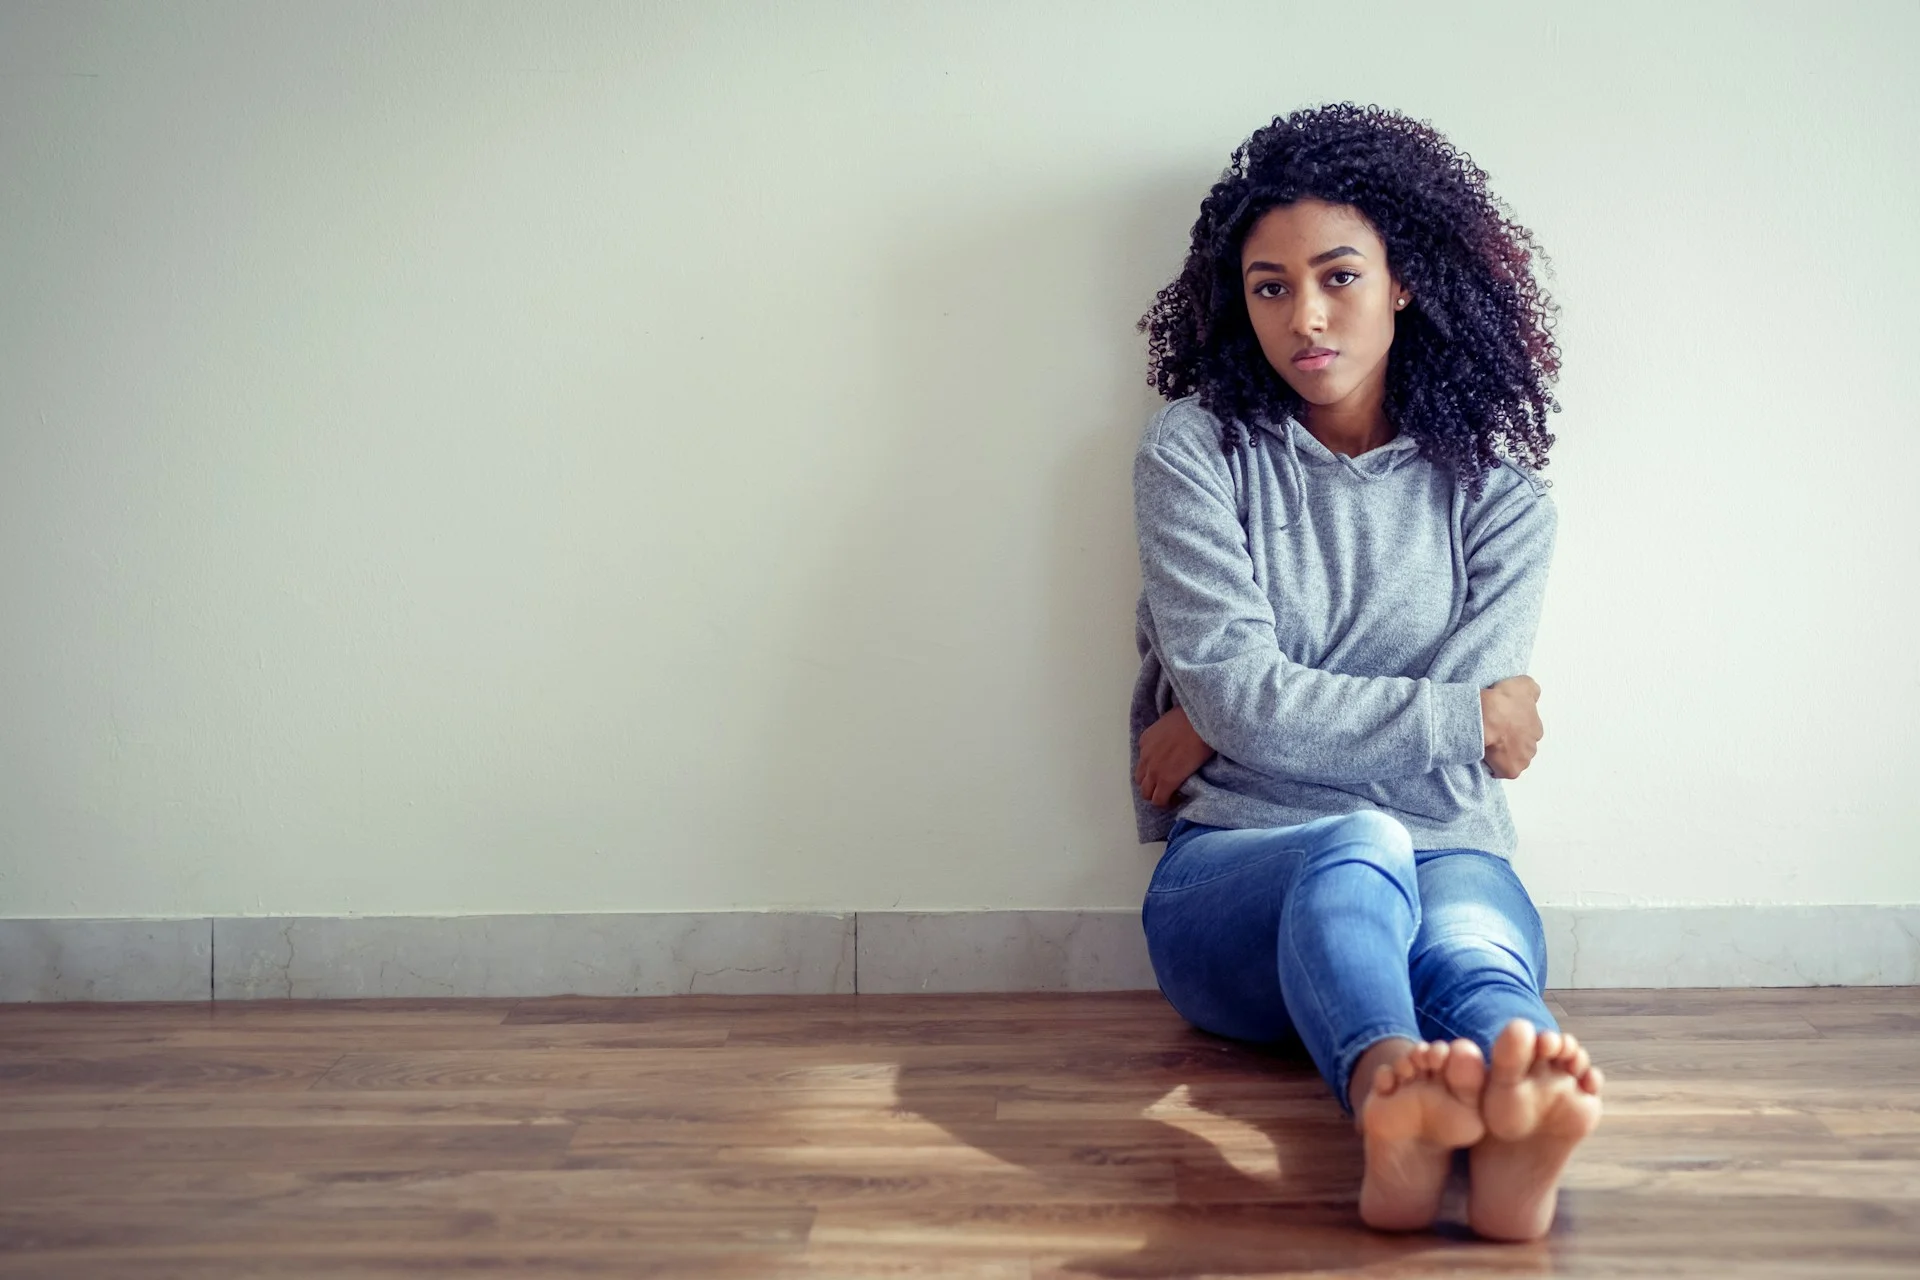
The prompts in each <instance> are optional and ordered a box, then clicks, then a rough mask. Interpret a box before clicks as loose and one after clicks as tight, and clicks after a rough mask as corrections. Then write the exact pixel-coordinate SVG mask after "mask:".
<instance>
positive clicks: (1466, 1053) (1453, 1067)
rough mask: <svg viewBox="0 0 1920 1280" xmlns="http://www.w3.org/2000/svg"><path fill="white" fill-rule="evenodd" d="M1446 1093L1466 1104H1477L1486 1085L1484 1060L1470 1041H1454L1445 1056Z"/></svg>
mask: <svg viewBox="0 0 1920 1280" xmlns="http://www.w3.org/2000/svg"><path fill="white" fill-rule="evenodd" d="M1446 1082H1447V1091H1448V1092H1449V1093H1451V1094H1453V1096H1454V1097H1456V1098H1459V1099H1461V1100H1463V1101H1467V1102H1477V1101H1478V1099H1479V1097H1480V1092H1481V1090H1482V1089H1484V1088H1485V1087H1486V1083H1487V1063H1486V1059H1485V1058H1483V1057H1482V1056H1481V1055H1480V1046H1479V1045H1477V1044H1475V1043H1474V1042H1473V1041H1471V1040H1455V1041H1454V1042H1453V1044H1452V1046H1451V1052H1449V1054H1448V1055H1447V1065H1446Z"/></svg>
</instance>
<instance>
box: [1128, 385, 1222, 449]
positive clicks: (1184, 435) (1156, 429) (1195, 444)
mask: <svg viewBox="0 0 1920 1280" xmlns="http://www.w3.org/2000/svg"><path fill="white" fill-rule="evenodd" d="M1224 428H1225V424H1224V423H1222V422H1221V420H1220V418H1219V416H1218V415H1216V414H1215V413H1214V412H1213V411H1212V410H1210V409H1208V408H1207V407H1206V406H1205V405H1203V404H1201V403H1200V397H1199V396H1198V395H1190V396H1182V397H1181V398H1180V399H1178V400H1170V401H1168V402H1167V403H1166V404H1163V405H1161V406H1160V408H1159V409H1157V410H1155V411H1154V413H1153V416H1152V417H1150V418H1148V419H1147V426H1146V430H1144V431H1143V432H1141V434H1140V447H1141V448H1142V449H1152V448H1171V449H1174V450H1177V451H1179V452H1181V453H1189V454H1191V453H1195V452H1202V453H1204V454H1208V455H1212V454H1218V453H1219V452H1220V437H1221V433H1222V431H1223V430H1224Z"/></svg>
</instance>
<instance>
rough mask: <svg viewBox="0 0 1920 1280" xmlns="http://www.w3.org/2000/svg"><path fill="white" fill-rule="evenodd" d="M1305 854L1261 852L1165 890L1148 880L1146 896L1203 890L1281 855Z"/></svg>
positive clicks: (1299, 850) (1162, 895) (1268, 850)
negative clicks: (1204, 877) (1203, 876)
mask: <svg viewBox="0 0 1920 1280" xmlns="http://www.w3.org/2000/svg"><path fill="white" fill-rule="evenodd" d="M1305 852H1306V850H1305V849H1291V848H1289V849H1266V850H1262V851H1261V852H1259V853H1257V854H1255V855H1254V856H1253V857H1251V858H1242V859H1241V860H1240V861H1238V862H1236V863H1234V864H1233V865H1232V866H1231V867H1228V868H1227V869H1226V870H1224V871H1220V872H1217V873H1215V874H1214V875H1210V876H1208V877H1207V878H1206V879H1205V880H1193V881H1189V882H1188V883H1186V884H1176V885H1173V886H1171V887H1169V888H1165V889H1156V888H1154V887H1153V884H1152V882H1151V880H1149V882H1148V884H1147V896H1148V897H1149V898H1151V897H1155V896H1160V897H1165V896H1167V895H1168V894H1174V893H1185V892H1186V891H1187V890H1188V889H1201V888H1205V887H1206V886H1207V885H1210V884H1212V883H1213V882H1214V881H1216V880H1224V879H1226V878H1227V877H1228V876H1231V875H1238V874H1239V873H1240V872H1242V871H1245V870H1246V869H1247V868H1249V867H1254V866H1258V865H1259V864H1260V863H1262V862H1266V861H1269V860H1271V859H1273V858H1277V857H1279V856H1280V855H1281V854H1283V853H1300V854H1304V853H1305Z"/></svg>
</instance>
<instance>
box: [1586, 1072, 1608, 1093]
mask: <svg viewBox="0 0 1920 1280" xmlns="http://www.w3.org/2000/svg"><path fill="white" fill-rule="evenodd" d="M1606 1081H1607V1077H1606V1075H1605V1074H1604V1073H1603V1072H1602V1071H1601V1070H1600V1068H1598V1067H1588V1068H1587V1070H1586V1074H1584V1075H1582V1076H1581V1077H1580V1087H1581V1088H1582V1089H1585V1090H1586V1091H1587V1092H1588V1093H1590V1094H1592V1095H1593V1096H1594V1097H1596V1098H1597V1097H1599V1096H1600V1086H1601V1085H1603V1084H1605V1083H1606Z"/></svg>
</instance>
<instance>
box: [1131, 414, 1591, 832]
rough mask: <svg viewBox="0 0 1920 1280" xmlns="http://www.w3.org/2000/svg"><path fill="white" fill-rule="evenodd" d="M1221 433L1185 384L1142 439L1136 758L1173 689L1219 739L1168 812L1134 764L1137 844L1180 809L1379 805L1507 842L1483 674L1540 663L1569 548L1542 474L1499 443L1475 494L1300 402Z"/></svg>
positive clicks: (1490, 677)
mask: <svg viewBox="0 0 1920 1280" xmlns="http://www.w3.org/2000/svg"><path fill="white" fill-rule="evenodd" d="M1220 437H1221V423H1220V420H1219V419H1218V418H1216V417H1215V416H1214V415H1212V414H1211V413H1209V412H1207V411H1206V410H1205V409H1202V408H1201V407H1200V405H1199V402H1198V400H1197V398H1195V397H1191V396H1189V397H1188V398H1186V399H1184V400H1176V401H1174V402H1173V403H1171V404H1169V405H1167V406H1166V407H1165V408H1163V409H1161V410H1160V411H1159V412H1158V413H1156V414H1155V415H1154V416H1153V418H1152V420H1150V421H1149V422H1148V423H1147V428H1146V431H1145V432H1144V433H1143V434H1142V436H1141V439H1140V447H1139V450H1138V451H1137V452H1136V453H1135V455H1134V467H1133V490H1134V524H1135V530H1136V533H1137V534H1138V537H1139V542H1140V576H1141V583H1142V587H1141V592H1140V604H1139V608H1138V610H1137V611H1136V621H1137V631H1136V635H1135V643H1136V647H1137V648H1138V649H1139V652H1140V660H1141V665H1140V675H1139V679H1138V680H1137V682H1136V683H1135V685H1134V691H1133V706H1132V713H1131V739H1132V749H1131V756H1132V764H1133V765H1134V766H1135V767H1137V766H1138V764H1139V761H1140V734H1141V731H1142V730H1144V729H1146V728H1147V727H1148V726H1149V725H1151V724H1153V722H1154V721H1156V720H1158V719H1159V718H1160V716H1161V715H1162V714H1163V713H1165V712H1166V711H1167V710H1168V709H1169V708H1170V707H1172V706H1174V705H1175V704H1178V705H1179V706H1182V707H1184V708H1186V712H1187V718H1188V719H1189V720H1190V721H1191V722H1192V723H1193V727H1194V729H1195V730H1196V731H1197V732H1198V733H1199V735H1200V737H1201V739H1202V740H1203V741H1205V742H1206V743H1207V745H1209V746H1211V747H1212V748H1213V749H1214V751H1215V752H1216V753H1217V754H1216V755H1215V756H1214V757H1213V758H1212V759H1211V760H1209V761H1208V762H1207V763H1206V764H1205V765H1204V766H1202V768H1201V769H1200V771H1199V772H1198V773H1196V774H1194V775H1193V777H1192V778H1190V779H1188V780H1187V782H1186V784H1185V785H1184V786H1183V787H1182V788H1181V793H1182V794H1183V795H1184V796H1185V800H1184V802H1183V801H1182V797H1181V795H1176V796H1175V797H1174V805H1175V806H1176V807H1174V808H1172V809H1161V808H1158V807H1157V806H1155V805H1153V804H1151V803H1149V802H1148V801H1147V800H1146V799H1144V798H1143V797H1142V796H1141V795H1140V793H1139V789H1138V788H1137V787H1133V786H1132V776H1131V774H1129V777H1128V785H1129V787H1130V788H1131V789H1132V791H1133V802H1134V812H1135V817H1136V821H1137V825H1138V829H1139V835H1140V841H1141V843H1143V844H1144V843H1148V842H1150V841H1154V840H1164V839H1166V838H1167V833H1168V832H1169V831H1170V830H1171V829H1172V826H1173V823H1174V821H1175V819H1176V818H1182V817H1184V818H1188V819H1191V820H1192V821H1194V822H1199V823H1204V824H1206V825H1208V826H1216V827H1236V828H1244V827H1283V826H1293V825H1295V824H1298V823H1302V822H1310V821H1312V820H1313V819H1315V818H1323V817H1326V816H1328V815H1330V814H1336V813H1349V812H1352V811H1354V810H1356V809H1378V810H1380V811H1381V812H1384V813H1387V814H1390V815H1392V816H1393V817H1395V818H1398V819H1399V820H1400V821H1401V822H1402V823H1403V824H1404V825H1405V826H1406V827H1407V829H1408V831H1410V832H1411V833H1412V835H1413V843H1414V847H1415V848H1416V849H1450V848H1470V849H1483V850H1486V851H1487V852H1489V853H1494V854H1498V855H1500V856H1501V857H1511V856H1512V855H1513V851H1514V845H1515V839H1514V830H1513V821H1512V819H1511V818H1510V817H1509V816H1508V813H1507V801H1506V794H1505V792H1504V791H1503V790H1502V781H1501V779H1499V778H1496V777H1495V776H1494V775H1493V773H1492V772H1491V771H1490V770H1489V769H1488V768H1487V766H1486V765H1485V763H1483V761H1482V757H1483V756H1484V755H1485V753H1486V744H1485V742H1484V741H1483V739H1482V734H1481V719H1480V690H1482V689H1484V688H1486V687H1487V686H1489V685H1491V684H1494V683H1496V682H1497V681H1500V680H1504V679H1506V678H1507V677H1508V676H1516V675H1521V674H1523V673H1526V671H1527V664H1528V662H1529V660H1530V658H1531V655H1532V651H1533V638H1534V633H1535V631H1536V630H1537V628H1538V626H1539V621H1540V607H1541V602H1542V599H1543V597H1544V595H1545V592H1546V585H1547V567H1548V564H1549V562H1550V561H1551V559H1552V556H1553V540H1554V527H1555V514H1554V506H1553V501H1552V499H1551V498H1550V497H1549V496H1548V494H1547V489H1546V486H1545V485H1544V484H1543V483H1542V482H1541V481H1540V480H1539V478H1538V477H1537V476H1536V475H1535V474H1534V473H1533V472H1531V471H1529V470H1527V469H1526V468H1524V467H1521V466H1519V465H1518V464H1516V463H1513V462H1511V461H1507V460H1504V459H1503V460H1501V461H1500V462H1499V463H1498V464H1497V465H1496V466H1495V467H1494V468H1493V470H1492V471H1491V472H1490V473H1489V474H1488V476H1487V480H1486V488H1485V490H1484V492H1483V493H1482V494H1481V496H1480V498H1479V500H1477V501H1473V502H1469V501H1468V499H1467V495H1466V491H1465V490H1464V489H1463V488H1461V487H1460V486H1459V484H1458V482H1457V481H1456V480H1455V478H1454V476H1453V474H1452V472H1451V471H1449V470H1447V469H1445V468H1443V467H1437V466H1435V465H1434V464H1433V463H1431V462H1429V461H1427V460H1426V459H1425V458H1423V457H1421V455H1420V452H1419V448H1418V445H1417V443H1416V442H1415V441H1414V439H1413V438H1412V437H1411V436H1408V435H1406V434H1405V433H1402V434H1400V435H1398V436H1396V437H1395V438H1394V439H1393V440H1392V441H1390V442H1388V443H1387V444H1385V445H1382V446H1381V447H1379V448H1377V449H1373V450H1370V451H1369V452H1367V453H1364V454H1362V455H1361V456H1360V457H1358V458H1349V457H1347V456H1345V455H1344V454H1338V453H1335V452H1333V451H1331V450H1329V449H1328V448H1327V447H1326V446H1324V445H1322V444H1321V443H1320V442H1319V441H1318V440H1316V439H1314V437H1313V436H1312V434H1311V433H1309V432H1308V431H1307V429H1306V428H1305V427H1304V426H1302V425H1301V424H1300V423H1299V422H1298V421H1296V420H1294V419H1291V418H1289V419H1286V420H1285V421H1284V422H1282V423H1280V424H1277V425H1276V424H1273V423H1268V422H1265V421H1262V422H1259V423H1257V424H1255V425H1254V427H1253V429H1252V430H1250V431H1249V430H1243V431H1242V432H1241V433H1240V442H1239V443H1238V444H1237V445H1236V446H1235V447H1234V449H1233V451H1232V452H1231V453H1230V454H1229V453H1225V452H1223V451H1222V449H1221V446H1220Z"/></svg>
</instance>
